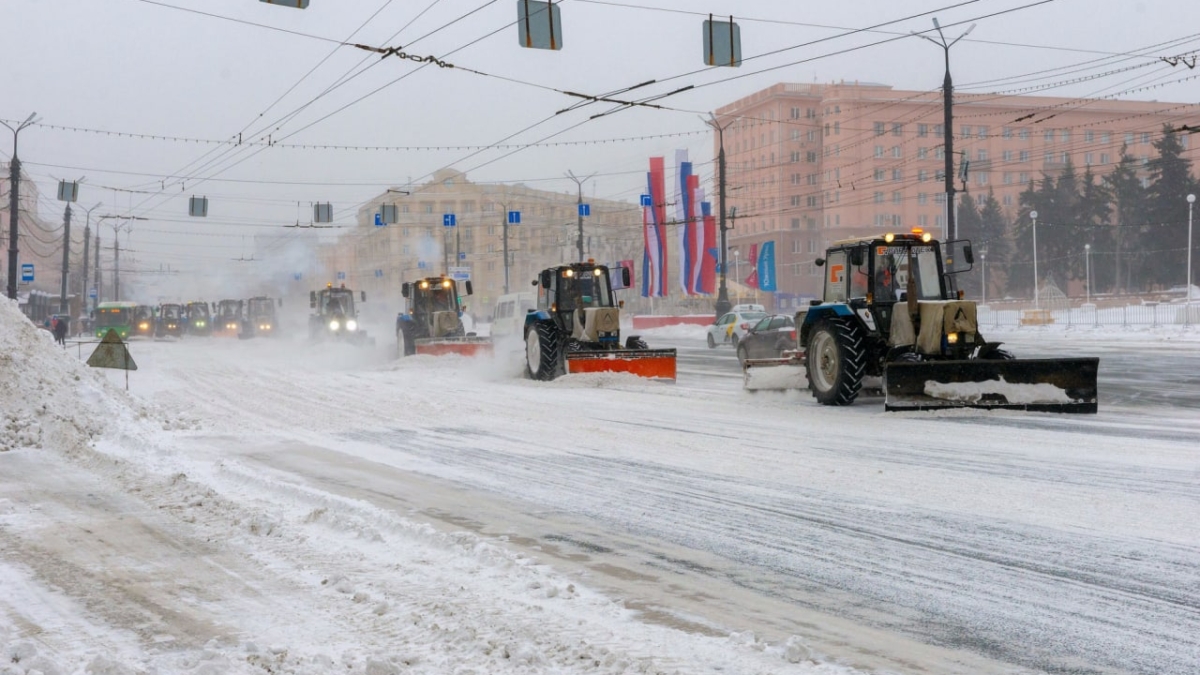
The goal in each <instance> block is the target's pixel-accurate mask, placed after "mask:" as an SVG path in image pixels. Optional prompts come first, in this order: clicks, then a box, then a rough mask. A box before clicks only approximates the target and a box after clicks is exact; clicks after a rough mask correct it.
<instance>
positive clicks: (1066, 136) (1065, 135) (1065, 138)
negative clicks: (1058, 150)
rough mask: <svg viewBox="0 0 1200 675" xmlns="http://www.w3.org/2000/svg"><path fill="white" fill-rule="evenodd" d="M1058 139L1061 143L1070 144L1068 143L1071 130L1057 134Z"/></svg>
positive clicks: (1064, 130)
mask: <svg viewBox="0 0 1200 675" xmlns="http://www.w3.org/2000/svg"><path fill="white" fill-rule="evenodd" d="M1058 138H1059V140H1061V141H1062V142H1063V143H1070V142H1071V130H1070V129H1063V130H1062V131H1061V132H1059V134H1058Z"/></svg>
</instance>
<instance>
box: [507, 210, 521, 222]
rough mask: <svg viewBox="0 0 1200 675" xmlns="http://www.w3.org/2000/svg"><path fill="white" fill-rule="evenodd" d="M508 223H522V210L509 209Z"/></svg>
mask: <svg viewBox="0 0 1200 675" xmlns="http://www.w3.org/2000/svg"><path fill="white" fill-rule="evenodd" d="M508 224H509V225H520V224H521V212H520V211H509V212H508Z"/></svg>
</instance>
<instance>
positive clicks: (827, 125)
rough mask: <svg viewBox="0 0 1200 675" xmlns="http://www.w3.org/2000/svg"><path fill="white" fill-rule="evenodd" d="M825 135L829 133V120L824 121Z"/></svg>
mask: <svg viewBox="0 0 1200 675" xmlns="http://www.w3.org/2000/svg"><path fill="white" fill-rule="evenodd" d="M825 135H826V136H828V135H829V122H826V123H825Z"/></svg>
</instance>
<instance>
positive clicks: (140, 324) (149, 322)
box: [133, 305, 154, 337]
mask: <svg viewBox="0 0 1200 675" xmlns="http://www.w3.org/2000/svg"><path fill="white" fill-rule="evenodd" d="M133 334H134V335H140V336H142V337H150V336H152V335H154V308H153V307H151V306H150V305H138V306H137V307H135V308H134V310H133Z"/></svg>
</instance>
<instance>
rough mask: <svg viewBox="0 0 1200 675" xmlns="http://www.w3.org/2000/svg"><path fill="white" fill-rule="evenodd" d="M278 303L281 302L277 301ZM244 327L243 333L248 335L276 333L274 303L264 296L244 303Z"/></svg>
mask: <svg viewBox="0 0 1200 675" xmlns="http://www.w3.org/2000/svg"><path fill="white" fill-rule="evenodd" d="M279 302H280V303H282V302H283V300H280V301H279ZM244 319H245V327H244V328H243V332H244V333H246V334H248V335H257V334H264V335H274V334H275V332H276V321H275V301H274V300H272V299H271V298H268V297H265V296H257V297H253V298H250V299H249V300H247V301H246V315H245V317H244Z"/></svg>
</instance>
